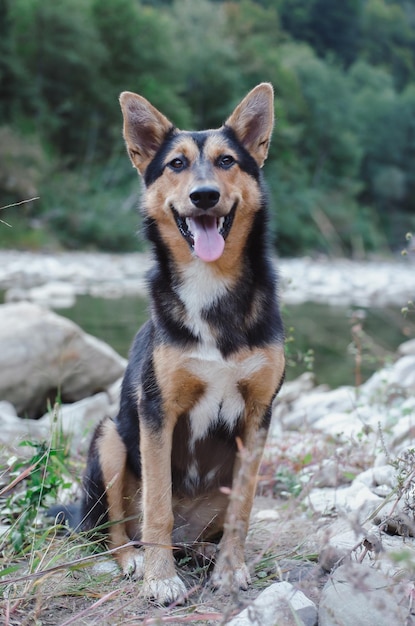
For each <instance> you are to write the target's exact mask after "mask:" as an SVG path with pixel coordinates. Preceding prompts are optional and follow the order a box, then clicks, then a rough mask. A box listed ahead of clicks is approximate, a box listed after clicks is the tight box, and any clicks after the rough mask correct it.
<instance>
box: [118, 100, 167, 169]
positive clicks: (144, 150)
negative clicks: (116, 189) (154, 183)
mask: <svg viewBox="0 0 415 626" xmlns="http://www.w3.org/2000/svg"><path fill="white" fill-rule="evenodd" d="M120 104H121V110H122V114H123V117H124V130H123V133H124V139H125V143H126V145H127V151H128V154H129V156H130V159H131V161H132V164H133V165H134V167H136V168H137V169H138V171H139V172H140V174H144V171H145V169H146V168H147V165H148V164H149V163H150V161H151V160H152V158H153V157H154V155H155V154H156V152H157V150H158V149H159V147H160V146H161V144H162V143H163V140H164V138H165V137H166V135H167V133H168V132H170V131H171V130H172V129H173V128H174V127H173V124H172V123H171V122H170V121H169V120H168V119H167V117H165V116H164V115H163V114H162V113H160V111H158V110H157V109H156V108H155V107H153V105H152V104H150V102H148V100H146V99H145V98H143V97H142V96H138V95H137V94H135V93H131V92H130V91H123V93H122V94H121V95H120Z"/></svg>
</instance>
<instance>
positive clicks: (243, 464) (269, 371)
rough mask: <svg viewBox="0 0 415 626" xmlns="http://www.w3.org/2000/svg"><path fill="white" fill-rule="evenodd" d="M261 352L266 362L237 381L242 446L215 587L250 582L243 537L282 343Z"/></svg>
mask: <svg viewBox="0 0 415 626" xmlns="http://www.w3.org/2000/svg"><path fill="white" fill-rule="evenodd" d="M262 354H263V356H264V358H265V359H267V360H268V364H267V365H265V366H264V367H263V368H261V369H260V370H258V371H257V372H256V373H255V374H254V375H253V376H251V377H250V378H248V379H246V380H241V381H240V382H239V385H238V386H239V391H240V393H241V395H242V397H243V399H244V402H245V416H244V425H243V429H242V433H241V442H242V447H241V450H240V451H239V455H238V457H237V459H236V462H235V466H234V471H233V480H232V490H231V494H230V498H229V505H228V508H227V511H226V519H225V528H224V533H223V537H222V540H221V542H220V545H219V556H218V559H217V562H216V565H215V569H214V571H213V574H212V579H211V582H212V585H213V586H214V587H219V586H222V585H225V586H233V587H240V588H242V589H246V588H247V587H248V585H249V583H250V576H249V571H248V568H247V566H246V564H245V558H244V551H245V540H246V535H247V533H248V527H249V518H250V514H251V509H252V503H253V500H254V496H255V490H256V481H257V475H258V470H259V465H260V463H261V459H262V453H263V450H264V446H265V441H266V437H267V432H268V426H269V422H270V419H271V410H272V400H273V398H274V396H275V393H276V391H277V390H278V389H279V386H280V385H281V383H282V380H283V375H284V366H285V361H284V352H283V347H282V346H280V345H275V346H271V347H269V348H268V349H264V350H263V351H262Z"/></svg>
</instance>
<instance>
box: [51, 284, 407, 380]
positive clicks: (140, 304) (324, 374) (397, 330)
mask: <svg viewBox="0 0 415 626" xmlns="http://www.w3.org/2000/svg"><path fill="white" fill-rule="evenodd" d="M59 313H60V314H61V315H64V316H66V317H68V318H69V319H72V320H73V321H74V322H76V323H77V324H79V325H80V326H81V327H82V328H83V329H84V330H85V331H87V332H89V333H90V334H92V335H94V336H96V337H99V338H100V339H102V340H104V341H106V342H107V343H108V344H110V345H111V346H112V347H113V348H114V349H115V350H116V351H117V352H118V353H119V354H121V355H122V356H125V357H127V355H128V350H129V347H130V345H131V342H132V339H133V337H134V335H135V333H136V331H137V329H138V328H139V327H140V326H141V324H142V323H143V322H144V321H145V320H146V319H147V317H148V303H147V300H146V299H145V298H143V297H137V296H123V297H120V298H116V299H114V298H111V299H109V298H98V297H92V296H78V297H77V299H76V303H75V305H74V306H72V307H70V308H67V309H59ZM283 316H284V322H285V328H286V335H287V355H288V361H289V366H288V368H287V377H288V379H293V378H295V377H296V376H298V375H299V374H301V373H302V372H304V371H306V370H307V369H309V368H310V367H311V370H312V371H313V372H314V373H315V375H316V379H317V382H318V383H324V384H328V385H329V386H330V387H333V388H334V387H337V386H339V385H344V384H355V382H356V377H358V376H361V378H362V381H363V380H366V379H367V378H368V377H369V376H370V374H371V373H373V372H374V371H375V370H377V369H379V367H380V366H381V365H383V364H384V363H385V360H387V359H391V358H393V354H394V351H395V350H396V348H397V347H398V345H399V344H400V343H402V342H403V341H406V340H407V339H409V338H410V337H413V336H414V334H415V324H414V322H413V321H411V319H408V318H405V317H404V316H403V315H402V313H401V311H400V309H398V308H397V307H392V306H390V307H387V308H373V307H370V308H356V307H350V306H349V307H346V306H330V305H327V304H316V303H310V302H306V303H302V304H298V305H294V304H289V305H284V306H283ZM353 329H354V332H353ZM362 333H363V334H362ZM311 351H312V352H311ZM359 355H360V356H361V357H362V359H361V360H362V363H361V365H360V366H359Z"/></svg>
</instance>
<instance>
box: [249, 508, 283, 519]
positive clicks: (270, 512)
mask: <svg viewBox="0 0 415 626" xmlns="http://www.w3.org/2000/svg"><path fill="white" fill-rule="evenodd" d="M279 518H280V514H279V513H278V511H277V510H276V509H263V510H262V511H258V513H255V515H254V520H255V521H257V522H273V521H275V520H278V519H279Z"/></svg>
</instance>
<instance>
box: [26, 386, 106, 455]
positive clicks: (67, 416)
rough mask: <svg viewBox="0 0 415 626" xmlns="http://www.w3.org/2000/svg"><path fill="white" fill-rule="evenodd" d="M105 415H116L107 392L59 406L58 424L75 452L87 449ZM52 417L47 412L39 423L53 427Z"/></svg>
mask: <svg viewBox="0 0 415 626" xmlns="http://www.w3.org/2000/svg"><path fill="white" fill-rule="evenodd" d="M105 416H109V417H114V416H115V412H114V411H111V406H110V403H109V397H108V394H107V393H105V392H102V393H97V394H95V395H94V396H91V397H90V398H85V399H84V400H79V401H78V402H74V403H72V404H63V405H62V406H60V407H59V408H58V411H57V424H58V426H59V427H60V428H62V432H63V434H64V435H65V436H67V437H69V441H70V444H71V450H72V452H73V453H79V452H85V451H86V450H87V448H88V445H89V441H90V439H91V436H92V432H93V430H94V428H95V426H96V425H97V424H98V422H100V421H101V420H102V419H103V418H104V417H105ZM51 419H52V416H51V415H50V414H49V413H46V414H45V415H44V416H43V417H42V418H41V419H40V420H38V423H40V424H43V425H45V426H48V425H49V428H51Z"/></svg>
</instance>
